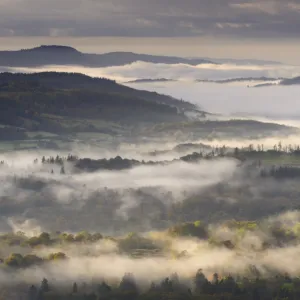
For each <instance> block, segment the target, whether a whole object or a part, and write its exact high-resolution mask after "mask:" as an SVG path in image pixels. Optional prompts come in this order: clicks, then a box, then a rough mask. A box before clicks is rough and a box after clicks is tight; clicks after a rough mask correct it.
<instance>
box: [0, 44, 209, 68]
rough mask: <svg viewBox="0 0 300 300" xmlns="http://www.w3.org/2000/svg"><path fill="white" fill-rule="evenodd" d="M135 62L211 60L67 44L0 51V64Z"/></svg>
mask: <svg viewBox="0 0 300 300" xmlns="http://www.w3.org/2000/svg"><path fill="white" fill-rule="evenodd" d="M136 61H143V62H148V63H164V64H179V63H182V64H189V65H199V64H203V63H211V62H210V61H208V60H204V59H199V58H198V59H188V58H180V57H173V56H158V55H148V54H137V53H132V52H110V53H105V54H88V53H82V52H79V51H77V50H76V49H74V48H72V47H68V46H56V45H53V46H52V45H49V46H45V45H44V46H40V47H36V48H32V49H23V50H17V51H0V66H4V67H37V66H43V65H80V66H85V67H91V68H93V67H109V66H122V65H127V64H131V63H133V62H136Z"/></svg>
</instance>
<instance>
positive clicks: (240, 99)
mask: <svg viewBox="0 0 300 300" xmlns="http://www.w3.org/2000/svg"><path fill="white" fill-rule="evenodd" d="M35 51H37V50H35ZM160 59H162V58H160ZM3 71H6V72H11V73H1V74H0V99H1V103H0V108H1V110H0V232H1V233H0V285H1V286H3V289H0V299H2V298H3V299H20V298H21V299H29V300H37V299H38V300H41V299H183V300H185V299H255V300H256V299H286V298H287V299H299V295H300V281H299V276H300V265H299V263H298V256H299V253H300V212H299V209H300V205H299V196H300V188H299V178H300V168H299V166H300V134H299V133H300V131H299V127H300V125H299V121H298V112H297V108H298V107H299V104H298V102H297V93H298V90H299V86H298V85H297V84H295V85H294V86H292V87H291V86H283V85H281V80H287V78H293V82H296V83H297V79H295V78H297V76H298V72H299V71H298V67H297V66H286V65H282V64H274V65H267V64H265V65H264V64H263V63H261V64H260V65H259V66H258V65H253V64H252V65H251V64H243V65H241V64H238V63H236V64H234V63H232V64H226V63H224V64H222V63H221V64H207V63H203V64H199V65H189V64H182V63H178V64H175V63H174V64H170V63H168V64H165V63H149V62H147V63H146V62H132V63H130V64H125V65H122V66H107V67H101V68H100V67H98V68H90V67H86V66H85V67H82V66H72V65H69V66H64V65H61V66H56V65H55V66H54V65H48V66H38V67H34V68H31V67H30V68H29V67H26V68H25V67H21V66H20V67H14V68H12V67H5V70H3ZM56 71H58V72H56ZM62 71H64V72H67V73H61V72H62ZM18 72H24V73H22V74H21V73H18ZM73 72H77V73H73ZM78 72H80V73H83V74H85V75H83V74H79V73H78ZM32 73H33V74H32ZM172 74H173V77H172V76H171V75H172ZM174 74H175V75H174ZM87 75H89V76H93V77H89V76H87ZM158 76H160V77H159V78H158ZM103 77H107V78H110V79H107V78H103ZM284 78H285V79H284ZM129 81H131V82H129ZM122 83H124V85H123V84H122ZM270 83H271V84H272V85H269V84H270ZM260 84H263V85H265V84H266V85H265V86H263V87H255V86H256V85H260ZM148 91H152V92H148ZM188 101H189V102H188ZM282 101H284V105H283V104H282V103H283V102H282ZM16 286H17V287H18V288H17V289H16V288H15V287H16ZM1 297H2V298H1Z"/></svg>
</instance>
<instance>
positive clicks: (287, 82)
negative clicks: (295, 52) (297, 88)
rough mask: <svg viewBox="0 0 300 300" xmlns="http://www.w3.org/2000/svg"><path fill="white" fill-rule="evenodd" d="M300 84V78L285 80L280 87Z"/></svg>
mask: <svg viewBox="0 0 300 300" xmlns="http://www.w3.org/2000/svg"><path fill="white" fill-rule="evenodd" d="M297 84H300V76H299V77H294V78H290V79H284V80H282V81H281V82H280V85H297Z"/></svg>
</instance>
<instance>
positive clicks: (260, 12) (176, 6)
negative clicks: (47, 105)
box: [0, 0, 300, 63]
mask: <svg viewBox="0 0 300 300" xmlns="http://www.w3.org/2000/svg"><path fill="white" fill-rule="evenodd" d="M299 29H300V1H299V0H252V1H249V0H248V1H247V0H184V1H182V0H151V1H150V0H51V1H49V0H0V44H1V49H4V48H5V49H15V48H20V47H30V46H32V45H34V46H36V45H37V44H40V43H43V44H50V43H52V44H53V43H55V44H68V45H72V46H75V47H78V48H79V49H81V50H84V51H88V52H98V53H101V52H107V51H116V50H117V51H119V50H124V51H135V52H143V53H146V52H147V53H153V54H174V55H175V54H176V55H181V56H214V57H237V58H263V59H272V60H279V61H283V62H288V63H300V58H299V57H298V53H299V50H300V34H299Z"/></svg>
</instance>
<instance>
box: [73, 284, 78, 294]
mask: <svg viewBox="0 0 300 300" xmlns="http://www.w3.org/2000/svg"><path fill="white" fill-rule="evenodd" d="M72 293H73V294H77V293H78V286H77V283H76V282H74V283H73V288H72Z"/></svg>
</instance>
